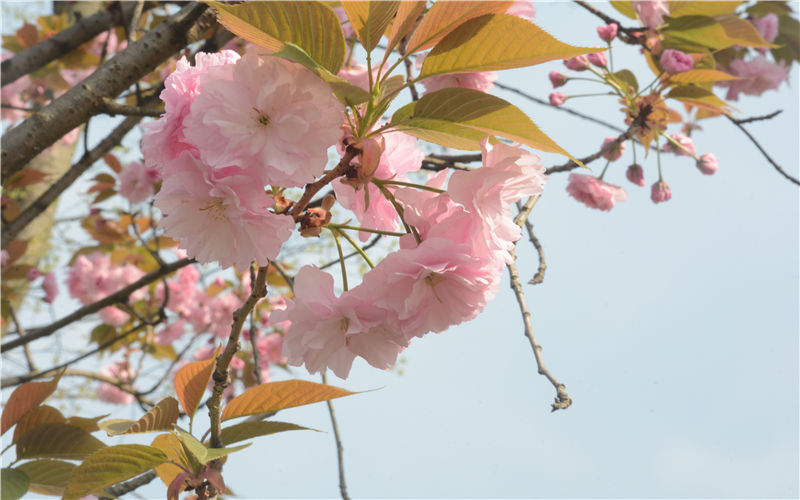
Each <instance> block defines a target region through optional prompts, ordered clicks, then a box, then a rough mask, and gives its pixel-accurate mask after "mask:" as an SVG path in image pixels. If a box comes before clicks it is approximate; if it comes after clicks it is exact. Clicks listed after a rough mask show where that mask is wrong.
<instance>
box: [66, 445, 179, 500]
mask: <svg viewBox="0 0 800 500" xmlns="http://www.w3.org/2000/svg"><path fill="white" fill-rule="evenodd" d="M167 460H168V458H167V455H166V454H164V452H163V451H161V450H160V449H158V448H155V447H153V446H145V445H141V444H123V445H118V446H109V447H108V448H103V449H102V450H99V451H97V452H96V453H94V454H92V456H90V457H89V458H87V459H86V460H84V461H83V463H82V464H80V465H79V466H78V468H77V469H75V472H74V473H73V474H72V477H71V478H70V480H69V482H68V483H67V487H66V490H65V491H64V500H73V499H74V500H77V499H78V498H81V497H83V496H86V495H89V494H91V493H95V492H98V491H100V490H102V489H103V488H106V487H108V486H111V485H114V484H116V483H119V482H121V481H125V480H126V479H130V478H132V477H134V476H138V475H139V474H142V473H144V472H147V471H148V470H150V469H152V468H153V467H155V466H157V465H160V464H163V463H164V462H166V461H167Z"/></svg>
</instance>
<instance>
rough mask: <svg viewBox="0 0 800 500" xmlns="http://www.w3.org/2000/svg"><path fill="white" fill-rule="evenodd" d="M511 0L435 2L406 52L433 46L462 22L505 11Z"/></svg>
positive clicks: (418, 27)
mask: <svg viewBox="0 0 800 500" xmlns="http://www.w3.org/2000/svg"><path fill="white" fill-rule="evenodd" d="M512 3H513V2H436V3H434V4H433V7H431V8H430V10H429V11H428V12H427V13H426V14H425V17H423V18H422V21H420V23H419V26H417V29H416V30H414V34H413V35H412V36H411V39H410V40H409V41H408V50H407V51H406V53H407V54H413V53H414V52H419V51H420V50H425V49H427V48H428V47H433V46H434V45H436V44H437V43H438V42H439V40H441V39H442V38H444V37H445V36H447V34H448V33H450V32H451V31H453V30H454V29H456V28H458V27H459V26H460V25H461V24H462V23H465V22H466V21H468V20H470V19H472V18H473V17H480V16H483V15H486V14H494V13H497V12H505V11H507V10H508V8H509V7H511V4H512Z"/></svg>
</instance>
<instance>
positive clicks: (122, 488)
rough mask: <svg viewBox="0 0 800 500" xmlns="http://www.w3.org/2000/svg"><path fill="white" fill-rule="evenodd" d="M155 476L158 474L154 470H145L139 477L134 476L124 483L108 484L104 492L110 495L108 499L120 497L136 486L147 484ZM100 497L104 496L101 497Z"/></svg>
mask: <svg viewBox="0 0 800 500" xmlns="http://www.w3.org/2000/svg"><path fill="white" fill-rule="evenodd" d="M157 477H158V474H156V471H154V470H151V471H147V472H145V473H144V474H142V475H141V476H139V477H135V478H133V479H130V480H128V481H125V482H124V483H119V484H115V485H114V486H110V487H108V488H106V492H108V493H109V494H110V495H111V497H109V500H110V499H111V498H117V497H121V496H122V495H124V494H126V493H130V492H131V491H133V490H135V489H137V488H140V487H142V486H144V485H145V484H148V483H149V482H150V481H152V480H153V479H155V478H157ZM101 498H104V497H101Z"/></svg>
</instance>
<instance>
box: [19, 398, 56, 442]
mask: <svg viewBox="0 0 800 500" xmlns="http://www.w3.org/2000/svg"><path fill="white" fill-rule="evenodd" d="M50 422H64V415H62V414H61V412H60V411H58V410H57V409H55V408H53V407H52V406H47V405H42V406H37V407H36V408H31V409H30V410H29V411H27V412H25V414H24V415H22V417H20V419H19V420H18V421H17V426H16V427H15V428H14V437H13V439H12V440H11V442H12V443H16V442H17V440H18V439H19V438H21V437H22V436H24V435H25V433H26V432H28V431H29V430H31V429H34V428H36V427H38V426H40V425H42V424H49V423H50Z"/></svg>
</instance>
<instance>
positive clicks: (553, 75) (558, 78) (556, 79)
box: [548, 71, 569, 89]
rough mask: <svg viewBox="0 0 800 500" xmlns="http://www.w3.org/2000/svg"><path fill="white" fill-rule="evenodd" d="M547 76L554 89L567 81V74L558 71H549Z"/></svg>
mask: <svg viewBox="0 0 800 500" xmlns="http://www.w3.org/2000/svg"><path fill="white" fill-rule="evenodd" d="M548 78H550V83H552V84H553V88H554V89H557V88H558V87H561V86H562V85H565V84H566V83H567V80H569V78H567V75H565V74H564V73H561V72H558V71H551V72H550V74H549V75H548Z"/></svg>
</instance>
